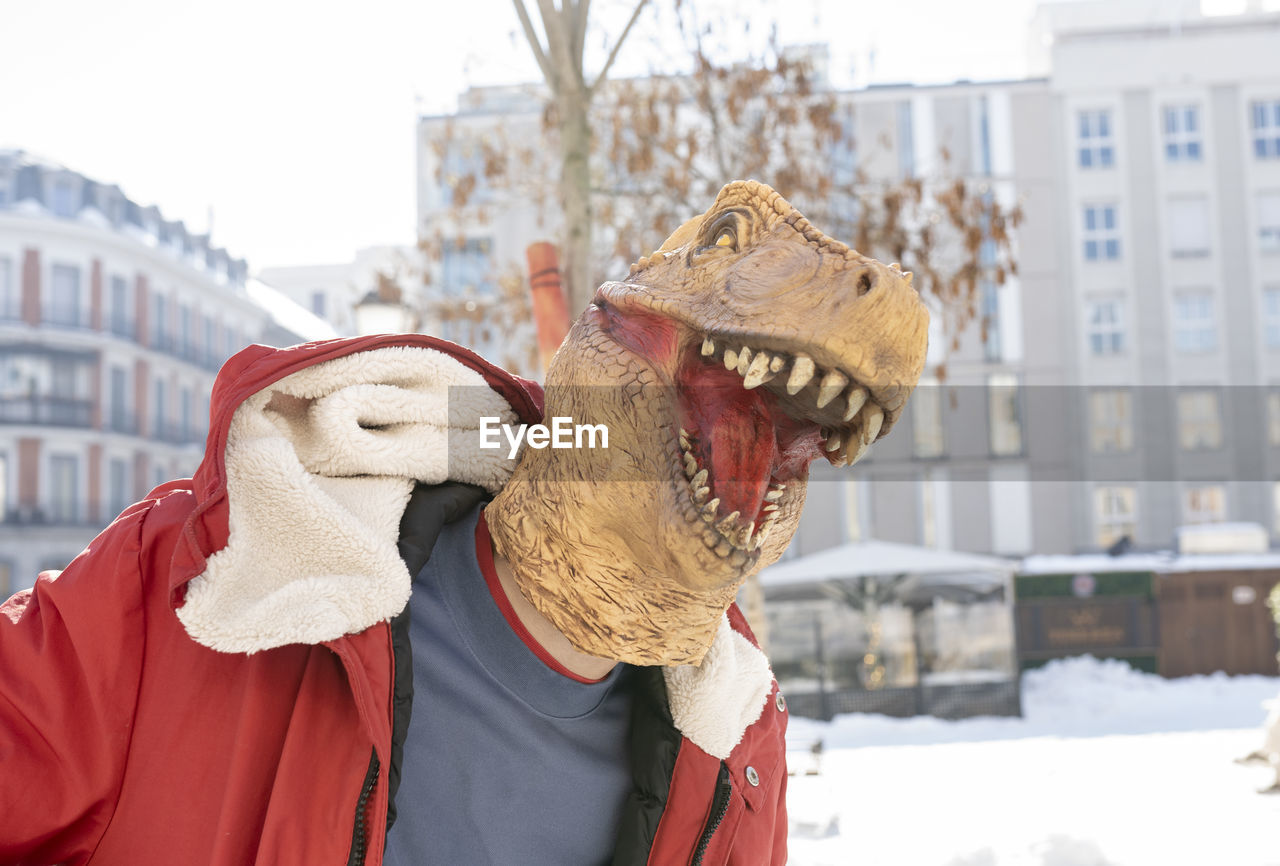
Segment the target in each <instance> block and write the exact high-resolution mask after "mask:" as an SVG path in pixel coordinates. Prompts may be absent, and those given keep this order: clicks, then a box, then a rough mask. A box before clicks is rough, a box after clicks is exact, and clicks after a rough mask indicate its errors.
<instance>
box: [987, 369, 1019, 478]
mask: <svg viewBox="0 0 1280 866" xmlns="http://www.w3.org/2000/svg"><path fill="white" fill-rule="evenodd" d="M1020 402H1021V401H1020V399H1019V395H1018V378H1017V377H1016V376H1013V375H1011V374H1008V373H996V374H993V375H991V376H989V377H988V378H987V421H988V424H989V425H990V426H989V429H990V433H991V453H992V454H993V455H995V456H997V457H1010V456H1014V455H1018V454H1021V453H1022V408H1021V406H1020V405H1019V404H1020Z"/></svg>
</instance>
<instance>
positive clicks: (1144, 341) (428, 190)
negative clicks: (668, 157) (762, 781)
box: [418, 0, 1280, 556]
mask: <svg viewBox="0 0 1280 866" xmlns="http://www.w3.org/2000/svg"><path fill="white" fill-rule="evenodd" d="M1028 48H1029V51H1030V53H1031V54H1032V56H1033V64H1034V68H1036V69H1037V71H1038V72H1040V73H1041V74H1040V75H1038V76H1037V77H1034V78H1029V79H1024V80H1016V81H995V82H968V81H961V82H956V83H953V84H949V85H939V86H917V85H910V84H903V85H874V86H871V87H867V88H864V89H860V90H855V91H848V92H839V93H837V94H836V97H837V101H838V105H839V106H840V107H841V110H842V111H845V112H847V117H848V122H849V123H850V124H851V126H852V140H853V141H854V142H858V143H859V147H858V148H857V149H856V151H851V152H849V153H847V154H843V155H842V156H843V158H845V159H848V160H850V161H852V162H854V163H856V165H857V167H858V168H860V169H861V170H862V171H863V172H864V173H865V174H866V175H867V177H868V178H870V179H872V180H875V179H886V180H890V179H901V178H910V177H919V178H928V177H931V176H933V175H936V174H937V173H938V172H939V171H941V170H943V169H945V170H947V171H949V172H950V173H951V174H953V175H955V176H958V177H962V178H965V179H966V180H967V181H968V182H969V183H971V184H973V185H974V186H975V188H980V189H982V190H983V194H987V195H993V196H995V197H997V198H998V199H1000V200H1002V201H1005V202H1007V203H1010V204H1013V203H1017V204H1019V205H1020V206H1021V208H1022V210H1023V212H1024V219H1023V221H1022V223H1021V226H1020V227H1019V229H1018V230H1017V233H1016V238H1015V247H1016V260H1017V262H1018V272H1017V274H1016V276H1014V277H1012V278H1010V279H1008V280H1006V281H1005V282H1004V283H1003V284H1002V285H997V284H995V283H994V282H987V283H985V284H983V285H982V286H980V289H979V292H980V300H979V303H980V307H981V309H980V313H981V315H980V319H981V321H982V326H981V327H979V325H978V323H977V322H975V324H974V325H973V326H971V327H970V328H969V329H968V330H967V331H966V332H964V334H963V335H962V338H961V339H960V341H959V343H958V345H956V346H955V347H952V348H948V347H947V346H946V345H945V343H946V340H945V339H943V336H942V334H941V332H939V333H938V334H936V335H935V338H934V340H933V341H932V343H933V347H934V350H933V354H932V356H931V368H930V370H928V371H926V375H925V378H924V380H923V381H922V385H921V388H920V389H919V391H917V393H916V395H915V397H913V402H912V406H911V407H910V409H909V411H908V413H907V415H906V416H904V418H903V420H902V422H901V427H900V432H898V433H896V434H895V435H894V436H891V437H889V438H888V439H886V440H884V441H883V442H882V443H879V444H878V445H877V446H876V448H875V449H873V451H872V453H871V454H870V455H869V457H868V458H866V459H865V461H864V462H863V463H862V464H860V466H859V468H858V469H856V470H855V471H854V472H853V473H846V472H841V473H835V472H831V471H826V470H825V469H824V467H815V472H814V482H815V483H813V484H811V486H810V493H809V503H810V506H809V508H808V509H806V512H805V518H804V523H803V524H802V527H801V530H800V532H799V533H798V535H797V537H796V539H795V542H794V543H793V544H792V547H791V550H790V551H789V555H791V556H802V555H805V554H807V553H812V552H815V551H818V550H822V549H825V548H828V547H831V546H832V545H835V544H839V543H843V542H849V541H859V540H863V539H867V538H872V537H874V538H876V539H880V540H884V541H891V542H900V543H907V544H918V545H924V546H927V547H936V548H944V549H956V550H962V551H968V552H974V553H982V554H999V555H1006V556H1023V555H1027V554H1030V553H1033V552H1035V553H1074V552H1087V551H1098V550H1103V549H1106V548H1108V547H1110V546H1112V545H1113V544H1115V543H1116V542H1117V541H1120V540H1121V539H1123V538H1126V537H1127V538H1128V540H1129V542H1128V543H1130V544H1132V545H1134V546H1136V547H1139V548H1146V549H1155V548H1162V547H1170V546H1172V545H1173V540H1174V535H1175V531H1176V530H1177V528H1178V527H1179V526H1181V525H1185V524H1198V523H1211V522H1223V521H1249V522H1256V523H1259V524H1261V525H1263V526H1265V527H1267V529H1268V531H1269V532H1270V533H1271V535H1272V538H1273V539H1275V538H1276V537H1280V536H1278V533H1280V483H1275V482H1271V481H1267V480H1264V479H1267V478H1270V477H1272V475H1273V473H1274V472H1275V466H1276V461H1277V460H1280V390H1274V391H1273V389H1272V388H1271V386H1272V385H1274V384H1276V383H1278V382H1280V67H1278V66H1277V65H1276V63H1275V60H1274V59H1275V58H1276V57H1278V56H1280V14H1277V13H1276V12H1266V11H1262V10H1261V9H1260V8H1259V7H1258V5H1257V4H1250V6H1249V8H1248V10H1247V11H1245V12H1243V13H1240V14H1235V15H1229V16H1211V17H1206V16H1205V15H1203V14H1202V13H1201V10H1200V4H1199V3H1197V2H1195V0H1173V2H1167V3H1158V4H1151V3H1145V2H1078V3H1069V4H1048V5H1044V6H1042V7H1040V11H1039V12H1038V14H1037V16H1036V18H1035V20H1034V21H1033V22H1032V26H1031V31H1030V34H1029V39H1028ZM796 50H797V51H803V52H804V55H805V57H806V59H808V60H809V61H810V62H811V63H812V66H813V68H814V70H816V72H815V75H814V81H815V86H816V87H819V88H821V87H829V84H827V83H826V80H825V76H824V75H822V70H823V68H824V63H825V51H824V49H823V47H822V46H804V47H803V48H802V49H796ZM665 80H666V79H664V81H665ZM632 84H633V85H634V86H640V87H643V86H644V82H643V81H642V82H640V83H639V84H638V85H635V83H634V82H633V83H632ZM544 98H545V94H544V93H543V91H542V89H541V88H540V87H535V86H529V87H514V86H513V87H488V88H475V89H472V90H469V91H467V92H466V93H464V94H462V95H461V97H460V100H459V111H458V112H457V113H456V114H451V115H447V116H423V117H421V118H420V119H419V145H418V155H419V167H418V220H419V233H420V236H422V237H424V238H431V237H441V236H444V237H450V238H457V240H456V242H453V243H449V244H445V245H444V249H443V253H442V255H441V256H440V257H439V258H438V259H437V260H435V261H434V262H432V263H430V264H429V265H428V268H429V269H430V270H432V271H433V272H434V274H435V277H434V279H433V280H432V283H431V284H432V285H434V286H438V287H439V288H438V289H436V290H434V291H437V292H438V293H439V297H440V298H442V299H444V300H447V299H448V298H449V297H451V296H453V295H457V296H459V297H462V296H466V297H472V296H476V295H479V296H485V295H492V294H493V293H494V292H495V291H496V289H495V286H496V282H495V277H496V275H497V274H500V273H502V272H505V271H518V270H519V269H520V268H521V267H522V265H523V250H524V248H525V245H526V244H527V243H529V242H530V241H533V240H535V239H538V238H541V237H545V236H548V235H551V236H554V231H555V229H556V227H557V220H558V215H557V213H556V209H555V207H554V205H550V204H548V203H547V202H546V201H544V200H540V199H537V198H536V197H535V196H534V195H533V194H532V193H530V192H528V191H527V190H522V188H521V186H520V185H519V184H510V183H507V184H503V185H501V186H500V187H498V186H495V187H493V188H489V187H486V185H485V184H484V181H483V176H484V173H483V172H480V171H476V170H475V166H476V164H477V163H478V162H481V161H483V160H484V159H485V158H486V152H485V150H484V149H483V148H470V149H468V148H465V147H456V148H449V147H445V148H442V147H441V146H440V145H439V142H440V140H441V136H442V133H443V132H444V131H445V130H449V131H453V132H456V130H459V129H463V130H469V131H471V132H473V133H476V134H478V135H479V136H480V137H484V136H488V137H489V138H490V139H491V140H492V139H496V138H497V137H500V136H506V137H509V138H512V139H521V138H528V137H533V136H537V135H538V134H539V131H540V129H541V124H542V122H543V121H542V105H543V99H544ZM472 137H473V138H474V136H472ZM455 138H459V139H461V138H463V137H462V136H457V135H455ZM869 142H875V143H876V146H874V147H872V146H866V145H864V144H863V143H869ZM830 168H831V170H832V171H833V172H836V171H840V170H845V169H846V168H847V167H846V166H842V165H841V164H840V162H839V160H833V161H832V163H831V165H830ZM531 170H533V171H536V170H537V168H536V167H534V168H533V169H531ZM462 175H469V176H475V177H479V178H480V182H479V183H478V184H476V185H475V186H474V187H473V186H467V187H466V188H465V190H464V192H465V196H466V200H465V203H464V206H462V207H459V206H457V204H458V203H457V201H456V200H455V199H456V197H457V195H458V185H457V178H458V177H459V176H462ZM762 179H763V180H769V178H762ZM783 192H784V194H786V191H785V190H783ZM618 268H619V272H623V271H625V263H618ZM610 276H616V274H610ZM428 291H433V290H432V289H430V288H429V289H428ZM484 348H485V347H481V350H482V351H484ZM940 366H945V374H944V375H942V376H938V375H937V373H936V372H935V371H936V370H937V369H938V367H940Z"/></svg>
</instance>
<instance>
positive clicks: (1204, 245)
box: [1168, 196, 1209, 258]
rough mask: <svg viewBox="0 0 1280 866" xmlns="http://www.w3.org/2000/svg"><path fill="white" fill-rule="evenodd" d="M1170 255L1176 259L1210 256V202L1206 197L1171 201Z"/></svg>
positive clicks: (1169, 213) (1169, 210)
mask: <svg viewBox="0 0 1280 866" xmlns="http://www.w3.org/2000/svg"><path fill="white" fill-rule="evenodd" d="M1168 215H1169V253H1170V255H1172V256H1173V257H1174V258H1195V257H1197V256H1207V255H1209V200H1208V199H1207V198H1205V197H1204V196H1195V197H1193V198H1174V199H1170V200H1169V209H1168Z"/></svg>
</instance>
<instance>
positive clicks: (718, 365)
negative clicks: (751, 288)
mask: <svg viewBox="0 0 1280 866" xmlns="http://www.w3.org/2000/svg"><path fill="white" fill-rule="evenodd" d="M676 384H677V387H678V390H679V403H680V406H679V422H678V425H679V426H678V429H677V430H676V431H675V434H676V438H677V440H678V442H679V446H680V452H681V462H682V464H683V469H684V473H685V476H686V478H687V479H688V482H689V496H690V499H691V500H692V502H693V505H694V506H695V507H696V509H697V512H698V515H699V517H700V518H701V519H702V520H703V522H705V523H706V524H708V527H709V528H710V529H712V530H714V535H712V534H707V535H706V541H707V543H708V546H710V547H713V548H714V549H715V550H716V552H717V553H720V555H722V556H727V555H729V554H730V553H732V552H733V551H734V550H740V551H745V552H747V553H753V552H755V551H757V550H759V549H760V548H761V547H763V546H764V543H765V542H766V541H767V539H768V537H769V533H770V531H771V529H772V528H773V524H774V522H775V521H776V520H777V516H778V513H779V510H780V505H779V500H781V499H782V497H783V495H784V494H785V492H786V486H787V484H788V483H789V482H791V481H794V480H796V479H800V478H804V477H805V476H806V473H807V470H808V466H809V464H810V463H811V462H812V461H813V460H815V459H817V458H818V457H820V456H824V455H825V456H826V457H827V459H828V460H829V461H830V462H831V463H832V464H834V465H836V466H844V465H847V464H848V463H851V462H853V461H854V460H857V459H858V458H859V457H861V456H862V454H863V453H864V452H865V451H866V449H867V447H868V446H869V445H870V444H871V442H873V441H874V440H875V438H876V437H877V436H878V435H879V433H880V428H881V425H882V424H883V421H884V413H883V410H882V409H881V408H880V407H879V406H878V405H877V404H876V403H875V402H874V401H873V400H871V399H870V398H869V396H868V392H867V389H866V388H864V387H863V386H861V385H859V384H858V383H857V382H855V381H854V380H853V378H852V377H851V376H850V375H849V374H848V373H846V372H844V371H841V370H838V369H823V368H820V367H818V366H817V365H816V364H815V363H814V361H813V359H812V358H810V357H809V356H808V355H807V354H804V353H802V352H788V351H786V350H775V349H770V348H759V347H752V346H751V345H748V344H747V342H746V341H744V340H742V339H741V338H733V337H729V338H724V337H718V336H713V335H705V336H703V337H702V339H701V343H700V344H696V343H695V344H693V345H691V346H690V347H688V348H686V349H685V350H684V351H683V352H682V353H681V358H680V364H679V367H678V371H677V375H676ZM712 542H714V544H713V543H712Z"/></svg>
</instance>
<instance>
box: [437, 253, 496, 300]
mask: <svg viewBox="0 0 1280 866" xmlns="http://www.w3.org/2000/svg"><path fill="white" fill-rule="evenodd" d="M440 268H441V277H442V279H441V282H442V285H441V287H440V289H441V291H442V292H444V294H445V295H446V297H455V298H456V297H460V296H462V295H465V294H478V295H484V296H491V295H493V294H495V293H496V291H497V287H496V284H495V283H494V282H493V278H492V272H493V243H492V242H491V241H490V240H489V239H488V238H467V239H466V240H464V241H462V242H461V243H456V244H446V245H445V248H444V252H443V256H442V258H441V261H440Z"/></svg>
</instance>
